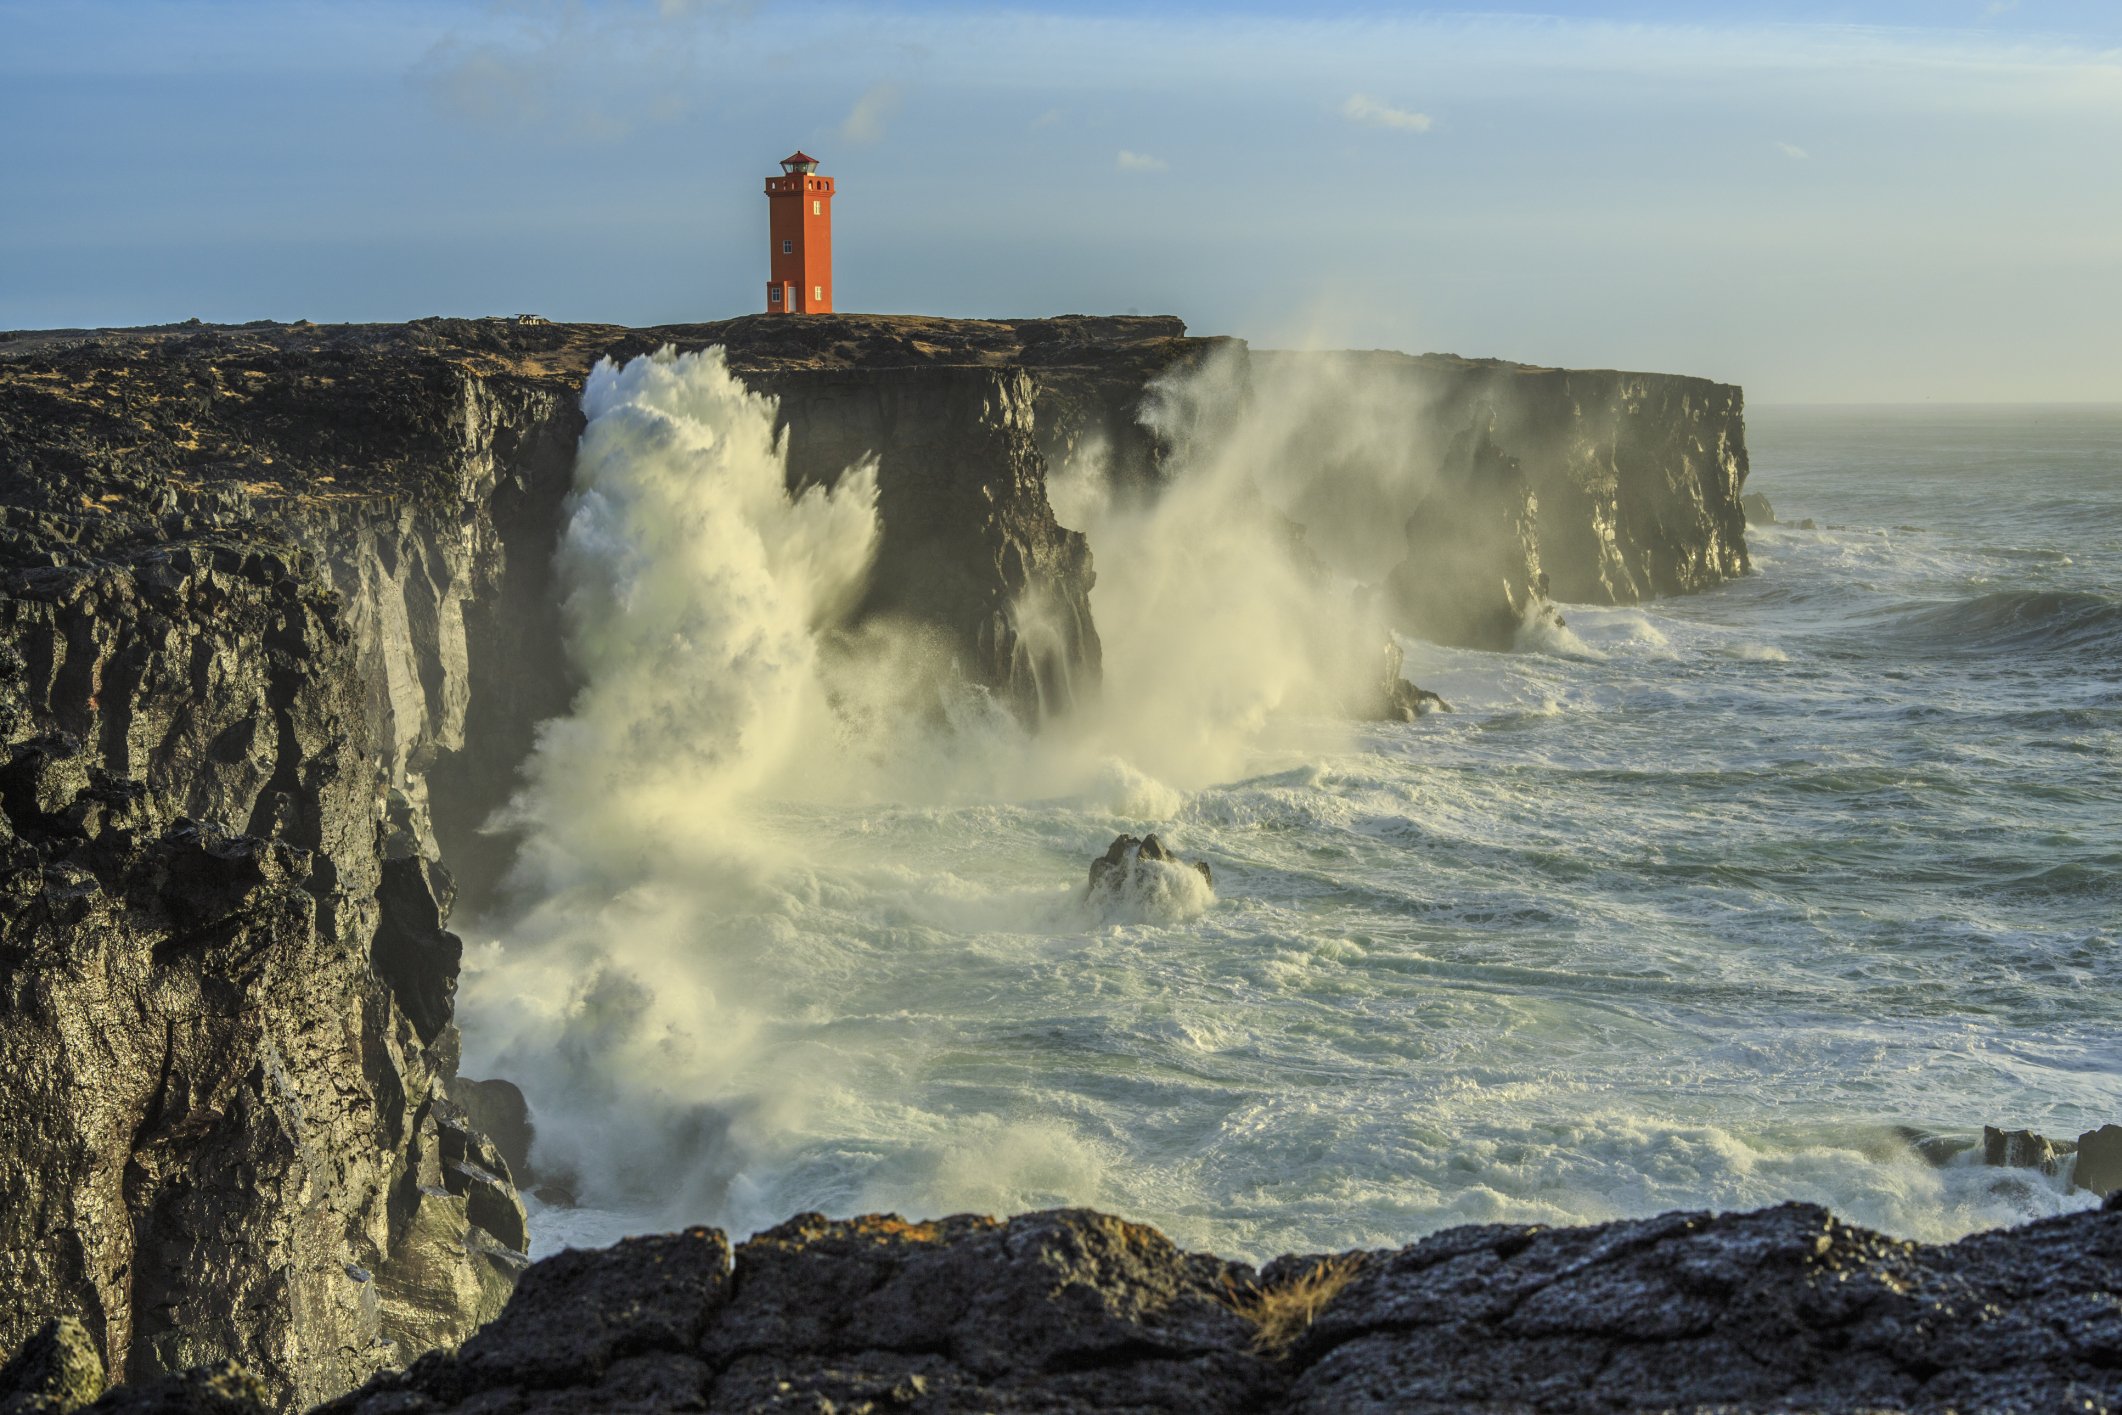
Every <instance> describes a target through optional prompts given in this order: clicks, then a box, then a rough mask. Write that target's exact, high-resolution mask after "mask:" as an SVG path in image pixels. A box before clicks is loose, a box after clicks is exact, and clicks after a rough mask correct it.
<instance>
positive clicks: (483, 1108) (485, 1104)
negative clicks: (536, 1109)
mask: <svg viewBox="0 0 2122 1415" xmlns="http://www.w3.org/2000/svg"><path fill="white" fill-rule="evenodd" d="M449 1098H450V1099H451V1100H453V1101H455V1102H456V1103H457V1104H458V1106H460V1107H461V1108H462V1109H463V1111H464V1114H465V1117H466V1118H467V1119H468V1120H470V1122H471V1125H472V1128H473V1129H474V1130H477V1131H478V1132H480V1133H481V1134H483V1135H484V1136H486V1137H487V1138H488V1139H489V1140H491V1141H493V1144H494V1148H495V1149H497V1150H499V1151H500V1152H501V1157H502V1158H503V1159H504V1160H506V1161H507V1162H508V1172H509V1175H510V1177H511V1178H513V1179H514V1180H515V1182H516V1187H518V1188H519V1189H531V1188H535V1187H536V1186H537V1184H538V1175H537V1174H536V1173H535V1172H534V1171H533V1170H532V1169H531V1162H530V1152H531V1144H532V1142H533V1141H534V1140H536V1139H537V1134H538V1132H537V1127H536V1126H534V1125H533V1124H532V1123H531V1113H530V1102H528V1101H526V1100H525V1099H524V1098H523V1092H522V1090H521V1089H520V1088H519V1087H518V1086H517V1085H516V1083H515V1082H513V1081H504V1080H501V1079H499V1078H498V1077H497V1078H495V1079H492V1080H487V1081H474V1080H472V1079H470V1078H469V1077H464V1076H459V1077H456V1078H454V1079H452V1080H451V1081H450V1083H449Z"/></svg>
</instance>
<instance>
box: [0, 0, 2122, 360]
mask: <svg viewBox="0 0 2122 1415" xmlns="http://www.w3.org/2000/svg"><path fill="white" fill-rule="evenodd" d="M0 36H4V42H0V132H4V133H6V134H7V135H8V137H7V139H6V140H5V142H4V143H0V328H51V327H76V326H91V325H113V324H147V323H161V322H169V321H175V320H181V319H186V318H200V319H206V320H210V321H240V320H247V319H279V320H294V319H312V320H316V321H319V322H338V321H370V320H401V319H409V318H415V317H418V316H421V315H428V314H454V315H483V314H500V315H509V314H517V313H535V314H540V315H543V316H546V317H548V318H552V319H567V320H597V321H608V322H612V323H624V324H660V323H670V322H678V321H695V320H705V319H714V318H722V317H726V316H729V315H733V314H740V313H745V312H748V311H751V310H756V309H760V308H763V303H764V302H763V295H764V286H765V275H766V258H767V239H766V201H765V198H764V195H763V190H762V187H763V180H764V178H765V176H766V175H767V174H769V173H771V172H773V171H775V170H776V168H775V163H776V162H777V161H778V160H779V159H780V158H781V157H783V156H785V155H786V154H787V153H788V152H789V151H791V150H792V149H794V148H797V147H801V148H803V149H805V150H806V151H808V152H810V153H812V154H814V155H816V156H818V157H819V158H820V159H822V162H823V167H822V170H823V171H824V172H826V173H827V174H829V175H831V176H833V177H835V178H836V179H837V180H838V184H839V196H838V198H837V200H836V203H835V212H834V248H835V249H834V254H835V271H834V275H835V283H836V295H837V299H838V303H839V306H840V307H841V308H842V309H844V310H858V311H877V312H887V313H929V314H941V315H954V316H1017V315H1041V314H1058V313H1068V312H1100V313H1114V312H1126V311H1130V310H1135V311H1140V312H1143V313H1170V314H1177V315H1179V316H1181V317H1182V318H1184V319H1185V320H1186V322H1187V324H1188V325H1189V326H1190V327H1191V328H1192V329H1194V330H1195V331H1196V332H1200V333H1226V334H1237V335H1241V336H1244V337H1246V338H1249V339H1252V340H1254V341H1255V342H1256V343H1260V344H1262V345H1267V346H1288V345H1300V344H1323V345H1327V346H1332V347H1360V348H1374V347H1382V348H1399V349H1407V350H1413V351H1422V350H1448V351H1451V352H1456V353H1462V354H1467V355H1474V356H1496V357H1503V358H1512V359H1520V360H1525V361H1529V362H1535V363H1548V364H1563V365H1571V366H1584V367H1621V368H1634V369H1654V370H1661V371H1671V372H1685V373H1696V374H1703V375H1706V376H1709V377H1713V378H1718V379H1723V380H1727V381H1731V382H1737V383H1741V384H1744V385H1745V386H1746V387H1747V390H1748V395H1749V397H1750V398H1752V399H1753V400H1754V401H1757V402H1763V401H1765V402H1902V401H1908V402H1913V401H1923V400H1937V401H1952V402H1966V401H1995V402H2020V401H2102V402H2106V401H2118V400H2122V0H2019V3H2010V0H1921V2H1920V3H1919V0H1755V2H1754V3H1746V2H1745V0H1740V2H1739V3H1731V4H1706V3H1689V2H1688V0H1634V2H1633V3H1629V2H1628V0H1606V2H1605V3H1601V0H1547V3H1544V4H1541V3H1537V0H1532V2H1531V3H1526V4H1520V5H1503V4H1479V3H1461V4H1458V5H1456V6H1452V7H1448V8H1445V7H1436V8H1432V7H1426V6H1420V5H1397V6H1391V5H1338V6H1337V5H1332V4H1324V5H1304V6H1301V7H1300V6H1297V5H1290V4H1269V3H1264V0H1249V2H1242V0H1241V2H1240V3H1228V4H1208V3H1183V0H1182V2H1181V3H1163V4H1158V5H1155V6H1141V5H1121V4H1117V3H1063V0H1047V2H1046V3H1028V4H1023V5H1013V6H989V5H973V4H968V3H938V2H937V0H928V2H927V3H915V2H914V0H871V3H861V4H846V3H841V4H833V3H798V0H786V2H785V3H776V0H750V2H749V3H739V2H738V0H608V3H592V0H419V3H403V0H342V3H332V4H325V3H314V2H313V0H64V3H60V2H59V0H38V3H22V0H0Z"/></svg>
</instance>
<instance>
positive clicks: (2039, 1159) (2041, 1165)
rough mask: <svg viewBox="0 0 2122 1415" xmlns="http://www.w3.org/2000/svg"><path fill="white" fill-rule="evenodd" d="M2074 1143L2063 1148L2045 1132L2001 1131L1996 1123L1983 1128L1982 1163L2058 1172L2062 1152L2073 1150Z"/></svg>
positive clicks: (2052, 1172) (2045, 1172)
mask: <svg viewBox="0 0 2122 1415" xmlns="http://www.w3.org/2000/svg"><path fill="white" fill-rule="evenodd" d="M2074 1148H2075V1147H2074V1146H2071V1145H2068V1144H2065V1145H2063V1146H2061V1147H2059V1146H2057V1144H2056V1143H2055V1142H2054V1141H2052V1140H2050V1139H2049V1138H2048V1137H2046V1136H2044V1135H2036V1134H2035V1133H2034V1132H2033V1131H2031V1130H1999V1129H1997V1128H1996V1127H1995V1126H1993V1125H1985V1126H1983V1127H1982V1162H1983V1163H1984V1164H1991V1165H1998V1166H2001V1167H2004V1168H2009V1169H2038V1170H2040V1171H2041V1172H2042V1173H2043V1174H2054V1173H2055V1172H2056V1162H2057V1159H2058V1157H2059V1156H2060V1155H2065V1154H2069V1153H2071V1151H2072V1150H2073V1149H2074Z"/></svg>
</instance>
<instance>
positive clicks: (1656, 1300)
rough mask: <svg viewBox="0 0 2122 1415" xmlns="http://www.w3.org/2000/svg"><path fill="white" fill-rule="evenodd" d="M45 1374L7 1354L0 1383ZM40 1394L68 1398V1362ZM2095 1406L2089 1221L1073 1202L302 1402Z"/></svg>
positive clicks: (497, 1328) (565, 1296)
mask: <svg viewBox="0 0 2122 1415" xmlns="http://www.w3.org/2000/svg"><path fill="white" fill-rule="evenodd" d="M46 1340H47V1345H49V1338H47V1339H46ZM33 1345H34V1343H33ZM25 1354H26V1355H27V1354H29V1353H25ZM63 1364H64V1363H61V1362H56V1361H54V1360H53V1359H52V1358H51V1357H50V1356H49V1355H48V1354H47V1355H46V1356H44V1357H42V1358H40V1359H37V1360H25V1359H23V1358H20V1357H18V1358H17V1360H16V1362H15V1363H13V1365H12V1366H10V1368H9V1373H10V1376H16V1375H19V1376H20V1377H21V1378H25V1379H27V1378H33V1377H34V1375H35V1372H36V1371H38V1370H54V1369H57V1368H58V1367H59V1366H61V1365H63ZM18 1368H19V1371H18ZM239 1375H240V1373H230V1372H228V1371H227V1370H225V1369H224V1370H221V1371H218V1372H195V1373H192V1374H191V1375H189V1376H187V1377H185V1378H182V1379H181V1380H165V1381H163V1382H160V1383H158V1384H155V1385H147V1386H135V1387H126V1388H120V1389H118V1390H115V1391H112V1392H111V1393H110V1394H109V1395H107V1396H105V1397H104V1398H103V1400H102V1401H101V1402H99V1403H98V1404H96V1405H94V1406H93V1407H90V1408H92V1409H94V1410H97V1411H115V1410H150V1409H152V1410H192V1411H212V1410H219V1411H248V1410H254V1409H256V1408H257V1407H255V1406H252V1405H250V1404H249V1403H248V1402H247V1400H246V1399H245V1398H244V1396H243V1395H242V1393H241V1392H242V1382H241V1380H240V1379H239V1378H238V1377H239ZM4 1379H5V1378H0V1380H4ZM65 1388H66V1390H67V1391H69V1392H80V1391H81V1390H82V1382H81V1378H80V1375H79V1372H78V1371H73V1372H71V1373H70V1374H69V1375H68V1377H67V1383H66V1386H65ZM39 1394H41V1392H37V1391H33V1390H31V1389H28V1388H25V1387H21V1386H18V1387H16V1388H15V1389H13V1390H10V1389H9V1388H8V1387H7V1386H6V1385H5V1384H4V1383H0V1410H6V1411H12V1410H15V1409H40V1410H54V1411H63V1410H69V1409H74V1408H77V1407H76V1406H75V1405H74V1404H72V1403H71V1402H69V1401H68V1400H67V1399H66V1398H65V1397H64V1396H62V1397H61V1398H60V1399H58V1400H56V1401H51V1402H49V1403H45V1404H36V1403H33V1402H34V1401H35V1400H36V1399H37V1396H38V1395H39ZM74 1398H75V1399H76V1400H78V1399H79V1396H78V1395H76V1396H75V1397H74ZM17 1401H22V1402H24V1403H22V1404H19V1405H18V1404H16V1403H15V1402H17ZM2117 1409H2122V1203H2117V1202H2116V1201H2113V1200H2110V1201H2109V1202H2108V1204H2107V1205H2106V1207H2105V1208H2104V1209H2102V1210H2097V1211H2095V1210H2087V1211H2084V1212H2081V1213H2075V1214H2071V1215H2067V1216H2064V1217H2061V1218H2053V1219H2047V1220H2043V1221H2041V1222H2038V1223H2033V1224H2029V1225H2027V1226H2025V1227H2023V1228H2018V1229H2011V1230H2004V1231H1998V1232H1991V1233H1983V1234H1977V1235H1975V1236H1973V1237H1971V1238H1967V1239H1965V1240H1963V1241H1961V1242H1959V1243H1955V1244H1951V1245H1940V1246H1933V1247H1926V1246H1920V1245H1916V1244H1912V1243H1905V1242H1901V1241H1898V1240H1895V1239H1890V1238H1886V1237H1883V1236H1881V1235H1879V1234H1876V1233H1872V1232H1869V1231H1867V1230H1865V1229H1861V1228H1855V1227H1852V1226H1850V1225H1848V1224H1845V1223H1842V1222H1840V1221H1839V1220H1837V1219H1836V1218H1834V1217H1833V1216H1832V1215H1831V1214H1829V1213H1828V1212H1827V1211H1826V1210H1824V1209H1821V1208H1818V1207H1815V1206H1811V1205H1804V1204H1788V1205H1784V1206H1782V1207H1780V1208H1773V1209H1764V1210H1761V1211H1759V1212H1757V1213H1749V1214H1732V1215H1721V1216H1712V1215H1709V1214H1700V1213H1695V1214H1687V1213H1674V1214H1666V1215H1663V1216H1661V1217H1659V1218H1654V1219H1645V1220H1638V1221H1631V1222H1623V1223H1610V1224H1604V1225H1600V1226H1597V1227H1589V1228H1567V1229H1542V1228H1534V1227H1523V1226H1515V1225H1505V1224H1490V1225H1481V1226H1475V1227H1467V1228H1456V1229H1452V1230H1450V1231H1448V1232H1444V1233H1439V1234H1436V1235H1433V1236H1432V1237H1429V1238H1426V1239H1424V1240H1422V1241H1421V1242H1419V1243H1414V1244H1410V1245H1409V1246H1407V1247H1405V1248H1402V1249H1400V1250H1399V1251H1397V1252H1391V1251H1383V1252H1370V1253H1350V1254H1343V1255H1339V1256H1332V1257H1319V1256H1311V1257H1285V1258H1280V1259H1277V1260H1276V1261H1275V1262H1273V1263H1271V1264H1269V1265H1268V1266H1267V1267H1266V1268H1265V1269H1264V1270H1261V1271H1257V1272H1256V1271H1254V1270H1253V1269H1252V1268H1249V1267H1247V1266H1245V1265H1244V1264H1242V1263H1232V1262H1226V1261H1224V1260H1223V1259H1221V1258H1216V1257H1213V1256H1210V1255H1207V1254H1200V1253H1187V1252H1183V1251H1181V1250H1180V1249H1179V1248H1177V1247H1176V1246H1174V1245H1173V1244H1172V1243H1171V1241H1170V1240H1168V1239H1167V1238H1165V1237H1164V1236H1163V1235H1162V1234H1161V1233H1158V1232H1157V1231H1156V1230H1155V1229H1152V1228H1147V1227H1144V1226H1142V1225H1139V1224H1132V1223H1128V1222H1125V1221H1123V1220H1121V1219H1117V1218H1113V1217H1110V1216H1108V1215H1105V1214H1100V1213H1095V1212H1092V1211H1090V1210H1085V1209H1061V1210H1055V1211H1052V1212H1047V1213H1036V1214H1026V1215H1023V1216H1021V1217H1018V1218H1014V1219H1011V1220H1009V1221H1008V1222H1006V1223H1002V1222H997V1221H996V1220H994V1219H988V1218H976V1217H971V1216H960V1217H957V1218H949V1219H944V1220H941V1221H939V1222H935V1223H909V1222H906V1221H904V1220H902V1219H899V1218H896V1217H891V1216H882V1217H869V1218H859V1219H851V1220H845V1221H838V1220H829V1219H825V1218H822V1217H820V1216H818V1215H816V1214H805V1215H801V1216H799V1217H797V1218H794V1219H791V1220H789V1221H788V1222H787V1223H785V1224H783V1225H781V1226H780V1227H779V1228H776V1229H773V1230H771V1231H770V1232H767V1233H762V1234H760V1235H758V1236H757V1237H755V1238H753V1239H751V1240H750V1241H749V1242H747V1243H745V1244H743V1245H741V1246H740V1247H738V1248H737V1249H736V1250H735V1252H734V1254H733V1253H732V1252H731V1249H730V1245H729V1240H728V1239H727V1238H726V1237H724V1235H723V1234H721V1233H720V1232H718V1231H715V1230H713V1229H706V1228H694V1229H688V1230H687V1231H685V1232H683V1233H676V1234H668V1235H664V1236H660V1237H653V1238H636V1239H630V1240H628V1241H627V1242H624V1243H620V1244H618V1245H616V1246H615V1247H612V1248H608V1249H605V1250H603V1251H598V1252H567V1253H562V1254H561V1255H559V1256H558V1257H555V1258H550V1259H547V1260H546V1261H544V1262H542V1263H539V1264H537V1265H536V1266H535V1267H533V1268H532V1269H531V1270H530V1272H529V1273H528V1274H526V1275H525V1277H524V1279H523V1281H522V1282H521V1284H520V1285H519V1286H518V1288H517V1290H516V1294H515V1297H514V1298H513V1300H512V1301H511V1302H510V1303H509V1305H508V1308H507V1310H506V1311H505V1312H504V1313H503V1314H502V1316H501V1317H500V1318H499V1319H498V1320H496V1321H495V1322H494V1323H493V1324H492V1325H490V1326H488V1327H487V1328H486V1329H485V1330H484V1331H482V1332H480V1333H479V1334H478V1335H477V1336H475V1337H473V1338H472V1339H471V1340H470V1341H469V1342H467V1343H466V1344H465V1345H464V1347H463V1348H462V1349H461V1350H459V1351H458V1352H456V1353H454V1354H448V1355H445V1354H439V1353H438V1354H435V1355H431V1356H429V1357H426V1358H424V1359H423V1360H421V1361H420V1362H418V1363H417V1364H415V1365H414V1366H413V1368H412V1369H411V1370H409V1371H404V1372H394V1373H391V1374H388V1375H384V1376H380V1377H378V1378H376V1379H375V1380H374V1381H372V1382H370V1384H369V1385H367V1386H366V1387H364V1388H362V1389H361V1390H358V1391H356V1392H354V1393H353V1394H351V1395H347V1396H344V1397H342V1398H340V1399H338V1400H335V1401H333V1402H331V1403H329V1404H327V1405H324V1406H320V1407H318V1410H319V1411H320V1412H328V1413H329V1415H425V1413H426V1412H441V1411H453V1412H464V1413H465V1415H469V1412H472V1411H479V1412H491V1413H492V1415H502V1412H533V1411H550V1412H557V1411H593V1410H595V1411H606V1410H638V1411H661V1410H672V1411H676V1410H701V1411H740V1410H742V1411H798V1410H801V1411H887V1410H909V1411H943V1410H1000V1411H1044V1412H1065V1411H1121V1410H1126V1411H1152V1410H1156V1411H1233V1412H1235V1411H1261V1410H1293V1411H1319V1412H1325V1411H1337V1412H1341V1411H1386V1410H1393V1411H1413V1412H1431V1411H1434V1412H1445V1411H1450V1412H1455V1415H1456V1413H1463V1412H1469V1411H1495V1412H1501V1411H1535V1412H1591V1411H1618V1410H1630V1411H1634V1410H1685V1411H1703V1412H1706V1411H1720V1412H1764V1415H1765V1412H1771V1411H1774V1412H1806V1411H1811V1412H1852V1415H1853V1413H1854V1412H1858V1411H1868V1412H1884V1411H1907V1412H1918V1411H1921V1412H1932V1411H1935V1412H1944V1411H1958V1412H1976V1411H1983V1412H1988V1411H1996V1412H2028V1415H2031V1413H2032V1412H2043V1415H2050V1413H2052V1412H2062V1411H2079V1412H2109V1411H2113V1410H2117Z"/></svg>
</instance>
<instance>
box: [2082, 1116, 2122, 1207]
mask: <svg viewBox="0 0 2122 1415" xmlns="http://www.w3.org/2000/svg"><path fill="white" fill-rule="evenodd" d="M2071 1182H2072V1183H2073V1184H2075V1185H2077V1187H2078V1188H2080V1189H2090V1190H2091V1191H2092V1192H2093V1193H2095V1194H2101V1195H2110V1196H2111V1195H2113V1194H2116V1193H2122V1125H2103V1126H2101V1127H2100V1128H2099V1129H2098V1130H2088V1131H2086V1132H2085V1133H2084V1134H2083V1135H2080V1136H2079V1137H2078V1164H2077V1168H2076V1169H2074V1170H2073V1171H2072V1172H2071Z"/></svg>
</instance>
